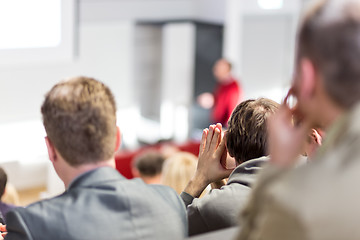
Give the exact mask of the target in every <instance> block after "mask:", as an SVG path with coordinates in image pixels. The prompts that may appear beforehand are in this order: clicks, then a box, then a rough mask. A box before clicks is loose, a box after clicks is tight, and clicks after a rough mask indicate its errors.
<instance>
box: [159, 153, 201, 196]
mask: <svg viewBox="0 0 360 240" xmlns="http://www.w3.org/2000/svg"><path fill="white" fill-rule="evenodd" d="M196 165H197V157H196V156H195V155H194V154H191V153H187V152H178V153H175V154H174V155H173V156H172V157H170V158H168V159H166V161H165V163H164V166H163V172H162V178H161V183H162V184H164V185H167V186H170V187H172V188H173V189H175V191H176V192H177V193H178V194H180V193H181V192H182V191H183V190H184V188H185V187H186V185H187V183H188V182H189V180H190V179H191V177H192V176H193V175H194V173H195V171H196Z"/></svg>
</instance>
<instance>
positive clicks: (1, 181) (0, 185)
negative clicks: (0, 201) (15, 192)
mask: <svg viewBox="0 0 360 240" xmlns="http://www.w3.org/2000/svg"><path fill="white" fill-rule="evenodd" d="M6 183H7V174H6V172H5V170H4V169H3V168H2V167H0V198H1V197H2V196H3V195H4V192H5V187H6Z"/></svg>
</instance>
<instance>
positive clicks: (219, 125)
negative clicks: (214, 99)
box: [216, 123, 224, 147]
mask: <svg viewBox="0 0 360 240" xmlns="http://www.w3.org/2000/svg"><path fill="white" fill-rule="evenodd" d="M216 128H218V129H219V130H220V137H219V138H218V141H217V144H216V147H217V146H218V145H219V144H220V142H221V139H222V137H223V136H224V133H223V131H222V125H221V123H217V124H216Z"/></svg>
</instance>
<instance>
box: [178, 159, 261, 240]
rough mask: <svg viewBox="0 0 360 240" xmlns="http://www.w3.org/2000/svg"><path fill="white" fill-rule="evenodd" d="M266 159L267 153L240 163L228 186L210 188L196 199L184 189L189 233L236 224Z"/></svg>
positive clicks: (183, 194) (183, 197)
mask: <svg viewBox="0 0 360 240" xmlns="http://www.w3.org/2000/svg"><path fill="white" fill-rule="evenodd" d="M267 160H268V157H262V158H258V159H253V160H249V161H246V162H244V163H242V164H240V165H239V166H237V167H236V168H235V169H234V171H233V172H232V173H231V175H230V177H229V179H228V182H227V184H226V185H225V186H223V187H221V188H220V189H213V190H211V192H210V193H209V194H208V195H206V196H204V197H202V198H196V199H194V198H193V197H192V196H190V195H189V194H187V193H185V192H183V193H181V197H182V199H183V201H184V202H185V205H186V206H187V214H188V221H189V235H190V236H191V235H195V234H200V233H205V232H209V231H214V230H218V229H222V228H227V227H231V226H237V225H238V216H239V213H240V211H241V210H242V208H243V207H244V205H245V204H246V202H247V200H248V197H249V195H250V190H251V186H252V185H253V183H254V182H255V180H256V175H257V174H256V173H257V172H258V171H259V170H260V169H261V165H262V164H263V163H265V162H266V161H267Z"/></svg>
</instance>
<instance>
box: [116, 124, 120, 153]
mask: <svg viewBox="0 0 360 240" xmlns="http://www.w3.org/2000/svg"><path fill="white" fill-rule="evenodd" d="M116 129H117V130H116V143H115V152H116V151H117V150H118V149H119V147H120V144H121V133H120V128H119V127H118V126H116Z"/></svg>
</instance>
